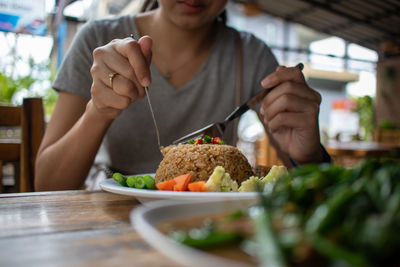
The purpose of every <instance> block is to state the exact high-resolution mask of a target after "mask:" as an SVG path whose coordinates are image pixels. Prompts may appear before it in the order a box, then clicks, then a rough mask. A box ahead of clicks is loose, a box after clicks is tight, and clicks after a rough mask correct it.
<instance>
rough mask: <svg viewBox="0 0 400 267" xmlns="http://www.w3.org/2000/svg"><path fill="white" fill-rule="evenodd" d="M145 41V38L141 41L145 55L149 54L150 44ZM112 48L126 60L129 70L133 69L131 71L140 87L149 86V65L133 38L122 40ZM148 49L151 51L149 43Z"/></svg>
mask: <svg viewBox="0 0 400 267" xmlns="http://www.w3.org/2000/svg"><path fill="white" fill-rule="evenodd" d="M148 38H149V37H148ZM146 40H147V38H145V39H144V41H143V43H144V44H145V47H144V50H145V52H146V53H149V52H148V51H147V50H148V49H149V48H148V43H150V41H148V40H147V41H146ZM146 45H147V46H146ZM113 48H114V49H115V50H116V51H117V52H118V53H119V54H120V55H122V56H123V57H125V58H127V60H128V61H129V64H130V65H131V68H133V71H134V73H135V76H136V78H137V80H138V81H139V83H140V84H141V85H142V86H149V85H150V83H151V78H150V77H151V75H150V69H149V65H150V64H149V63H148V61H147V58H146V57H145V55H144V54H143V52H142V49H141V47H140V44H139V43H138V42H137V41H136V40H134V39H133V38H130V37H129V38H125V39H123V40H122V41H121V42H119V43H118V44H116V45H114V47H113ZM150 49H151V43H150ZM147 57H149V55H147Z"/></svg>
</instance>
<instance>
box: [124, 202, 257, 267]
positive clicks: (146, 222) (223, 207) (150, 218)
mask: <svg viewBox="0 0 400 267" xmlns="http://www.w3.org/2000/svg"><path fill="white" fill-rule="evenodd" d="M253 203H254V201H253V200H243V199H236V200H229V201H228V200H226V199H224V201H198V202H179V203H177V202H174V201H156V202H152V203H148V204H147V205H145V206H144V205H141V206H139V207H138V208H136V209H134V210H132V212H131V214H130V219H131V223H132V225H133V227H134V228H135V230H136V232H137V233H138V234H139V235H140V236H141V237H142V238H143V239H144V240H145V241H146V242H147V243H149V244H150V245H151V246H152V247H154V248H155V249H157V250H158V251H160V252H161V253H163V254H164V255H166V256H167V257H170V258H171V259H173V260H174V261H176V262H178V263H180V264H183V265H184V266H190V267H193V266H194V267H196V266H207V267H214V266H215V267H217V266H218V267H220V266H230V267H239V266H241V267H244V266H249V265H248V264H246V263H242V262H238V261H233V260H230V259H227V258H223V257H219V256H216V255H212V254H209V253H206V252H204V251H201V250H198V249H194V248H191V247H188V246H184V245H182V244H179V243H177V242H175V241H174V240H172V239H171V238H169V237H168V236H167V235H165V234H163V233H162V232H160V231H159V230H158V229H157V225H160V223H163V222H167V221H170V220H174V219H179V218H190V217H194V216H207V215H212V214H218V213H221V212H224V213H226V212H228V213H229V212H233V211H235V210H237V209H246V208H248V207H249V206H250V205H252V204H253Z"/></svg>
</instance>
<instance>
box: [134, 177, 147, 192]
mask: <svg viewBox="0 0 400 267" xmlns="http://www.w3.org/2000/svg"><path fill="white" fill-rule="evenodd" d="M135 187H136V188H137V189H143V188H144V187H145V183H144V179H143V176H136V179H135Z"/></svg>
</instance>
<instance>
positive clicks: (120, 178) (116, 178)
mask: <svg viewBox="0 0 400 267" xmlns="http://www.w3.org/2000/svg"><path fill="white" fill-rule="evenodd" d="M113 179H114V181H116V182H117V183H119V184H120V185H122V186H126V177H125V176H124V175H122V174H121V173H119V172H116V173H114V174H113Z"/></svg>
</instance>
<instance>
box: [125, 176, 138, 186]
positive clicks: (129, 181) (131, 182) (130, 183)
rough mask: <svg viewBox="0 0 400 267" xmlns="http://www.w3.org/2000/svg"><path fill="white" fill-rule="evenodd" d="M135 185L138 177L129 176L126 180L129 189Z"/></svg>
mask: <svg viewBox="0 0 400 267" xmlns="http://www.w3.org/2000/svg"><path fill="white" fill-rule="evenodd" d="M135 183H136V176H129V177H128V178H127V179H126V184H127V186H129V187H135Z"/></svg>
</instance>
